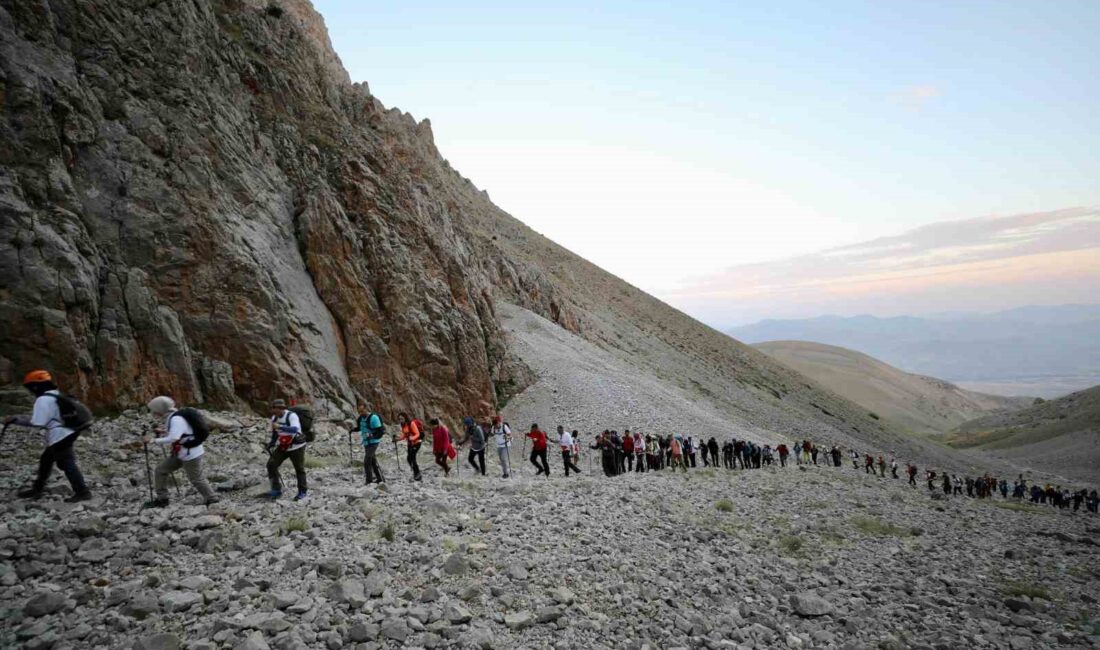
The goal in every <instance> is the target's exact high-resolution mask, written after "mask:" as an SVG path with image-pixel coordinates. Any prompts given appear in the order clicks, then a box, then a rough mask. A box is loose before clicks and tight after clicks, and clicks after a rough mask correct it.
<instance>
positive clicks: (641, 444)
mask: <svg viewBox="0 0 1100 650" xmlns="http://www.w3.org/2000/svg"><path fill="white" fill-rule="evenodd" d="M634 466H635V469H634V471H635V472H639V473H642V472H645V470H646V467H645V439H643V438H642V432H641V431H635V432H634Z"/></svg>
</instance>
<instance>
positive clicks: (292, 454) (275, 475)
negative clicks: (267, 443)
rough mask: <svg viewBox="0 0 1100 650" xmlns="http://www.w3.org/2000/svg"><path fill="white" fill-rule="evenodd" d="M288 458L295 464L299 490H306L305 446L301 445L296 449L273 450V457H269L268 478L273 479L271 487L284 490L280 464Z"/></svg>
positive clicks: (295, 476)
mask: <svg viewBox="0 0 1100 650" xmlns="http://www.w3.org/2000/svg"><path fill="white" fill-rule="evenodd" d="M288 458H289V459H290V463H291V464H292V465H294V478H295V479H297V481H298V491H299V492H305V491H306V487H307V486H306V448H305V447H299V448H298V449H295V450H294V451H283V450H282V449H275V450H273V451H272V452H271V457H270V458H268V459H267V478H268V479H269V480H270V481H271V489H272V490H278V491H280V492H282V490H283V481H282V479H281V478H280V477H279V466H280V465H282V464H283V462H284V461H286V459H288Z"/></svg>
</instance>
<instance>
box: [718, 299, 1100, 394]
mask: <svg viewBox="0 0 1100 650" xmlns="http://www.w3.org/2000/svg"><path fill="white" fill-rule="evenodd" d="M728 333H729V334H730V335H731V336H733V337H734V338H736V339H738V340H740V341H743V342H745V343H761V342H764V341H810V342H815V343H824V344H827V345H835V346H840V347H844V348H849V349H852V350H856V351H859V352H863V353H864V354H868V355H870V356H872V357H875V358H877V359H879V360H881V361H884V362H886V363H888V364H890V365H893V366H896V367H898V368H901V369H902V370H905V371H906V372H911V373H916V374H921V375H929V376H932V377H938V378H941V379H946V380H948V381H951V382H953V383H956V384H959V385H960V386H961V387H963V388H967V389H970V390H977V391H981V392H985V393H992V394H998V395H1032V396H1037V397H1044V398H1051V397H1058V396H1060V395H1065V394H1068V393H1070V392H1073V391H1075V390H1081V389H1084V388H1088V387H1090V386H1094V385H1096V384H1100V305H1060V306H1052V307H1044V306H1026V307H1019V308H1015V309H1010V310H1006V311H1001V312H995V313H990V314H977V313H944V314H933V315H930V316H924V317H914V316H898V317H892V318H880V317H876V316H851V317H841V316H820V317H817V318H808V319H801V320H764V321H760V322H758V323H753V324H751V325H744V326H741V327H735V328H733V329H731V330H729V331H728Z"/></svg>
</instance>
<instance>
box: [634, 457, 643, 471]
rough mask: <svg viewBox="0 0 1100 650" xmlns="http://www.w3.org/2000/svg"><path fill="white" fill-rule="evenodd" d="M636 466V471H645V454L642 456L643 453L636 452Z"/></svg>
mask: <svg viewBox="0 0 1100 650" xmlns="http://www.w3.org/2000/svg"><path fill="white" fill-rule="evenodd" d="M634 467H635V468H636V469H635V470H634V471H635V472H644V471H645V460H644V456H642V455H641V454H635V455H634Z"/></svg>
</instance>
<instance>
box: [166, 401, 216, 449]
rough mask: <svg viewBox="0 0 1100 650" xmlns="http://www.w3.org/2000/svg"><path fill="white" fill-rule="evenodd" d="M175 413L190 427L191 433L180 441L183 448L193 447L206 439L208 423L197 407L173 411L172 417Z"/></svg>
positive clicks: (208, 434) (208, 428)
mask: <svg viewBox="0 0 1100 650" xmlns="http://www.w3.org/2000/svg"><path fill="white" fill-rule="evenodd" d="M177 415H178V416H179V417H181V418H183V420H184V421H185V422H187V424H188V425H189V426H190V427H191V435H190V436H188V437H187V439H186V440H183V441H181V442H180V445H181V446H182V447H183V448H184V449H194V448H195V447H198V446H199V445H201V444H202V443H204V442H206V439H207V438H208V437H209V436H210V425H208V424H207V423H206V418H204V417H203V416H202V413H200V412H199V411H198V409H193V408H190V407H184V408H181V409H180V410H178V411H176V412H175V413H173V414H172V417H176V416H177Z"/></svg>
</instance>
